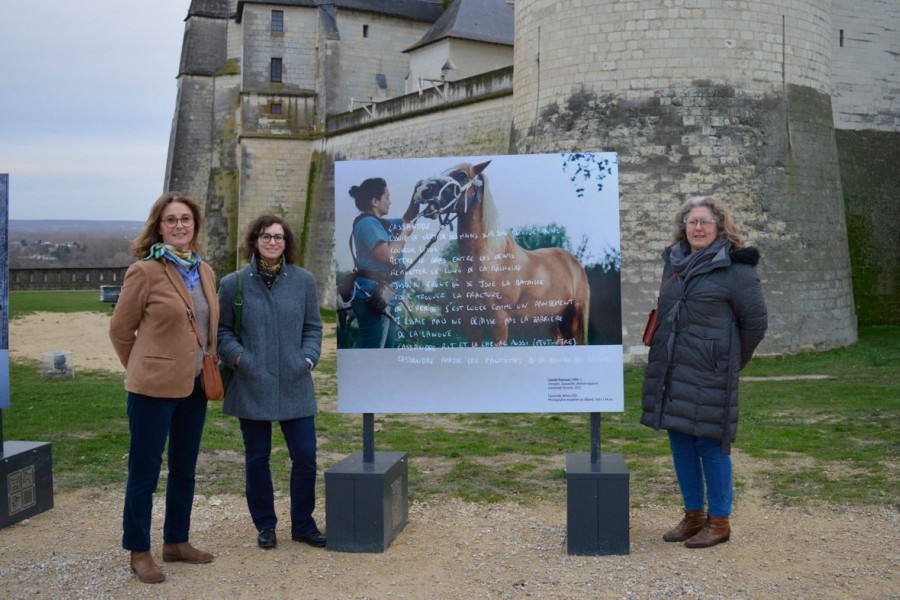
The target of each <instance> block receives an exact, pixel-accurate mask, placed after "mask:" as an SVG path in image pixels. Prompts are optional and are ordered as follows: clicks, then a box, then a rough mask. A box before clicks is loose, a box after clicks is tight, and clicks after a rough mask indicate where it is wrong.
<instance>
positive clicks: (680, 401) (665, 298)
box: [641, 246, 768, 453]
mask: <svg viewBox="0 0 900 600" xmlns="http://www.w3.org/2000/svg"><path fill="white" fill-rule="evenodd" d="M669 252H670V250H669V249H666V251H665V252H663V260H664V261H665V268H664V269H663V277H662V281H663V282H664V283H663V285H662V286H661V289H660V296H659V311H660V312H659V315H660V318H659V328H658V329H657V331H656V335H654V337H653V342H652V344H651V346H650V354H649V357H648V363H647V370H646V372H645V375H644V385H643V395H642V407H643V413H642V414H641V423H643V424H644V425H647V426H649V427H653V428H655V429H672V430H675V431H680V432H682V433H687V434H690V435H696V436H699V437H707V438H713V439H717V440H721V441H722V442H723V447H724V450H725V452H726V453H728V452H730V449H731V442H733V441H734V440H735V437H736V436H737V424H738V415H739V410H738V373H739V371H740V370H741V369H742V368H743V367H744V365H746V364H747V363H748V362H749V361H750V358H751V357H752V356H753V352H754V350H756V347H757V346H758V345H759V343H760V342H761V341H762V339H763V336H764V335H765V333H766V327H767V325H768V318H767V313H766V303H765V299H764V298H763V293H762V288H761V287H760V284H759V278H758V277H757V275H756V268H755V267H756V265H757V263H758V262H759V251H758V250H757V249H756V248H743V249H741V250H730V249H729V247H728V246H725V247H723V248H722V250H721V251H720V252H719V253H718V254H717V255H716V256H715V257H714V258H713V259H712V261H711V262H709V263H707V264H705V265H703V266H702V267H700V268H699V269H697V270H696V271H695V272H694V273H692V274H691V275H690V276H689V277H688V279H687V280H684V279H682V277H681V276H676V277H672V274H673V270H672V265H671V264H670V261H669ZM679 303H680V305H679ZM676 305H679V306H677V309H676ZM673 309H675V310H673Z"/></svg>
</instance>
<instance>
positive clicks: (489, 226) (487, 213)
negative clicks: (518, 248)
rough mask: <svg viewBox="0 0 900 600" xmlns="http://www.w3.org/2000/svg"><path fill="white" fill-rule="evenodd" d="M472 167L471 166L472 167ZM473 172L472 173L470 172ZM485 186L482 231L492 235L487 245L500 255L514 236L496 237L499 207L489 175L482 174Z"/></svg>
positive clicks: (482, 187)
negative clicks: (495, 200)
mask: <svg viewBox="0 0 900 600" xmlns="http://www.w3.org/2000/svg"><path fill="white" fill-rule="evenodd" d="M470 166H471V165H470ZM470 172H471V171H470ZM481 180H482V182H483V185H482V186H481V231H483V232H484V233H490V234H493V235H490V237H488V238H486V240H485V241H486V243H487V245H488V247H489V248H490V250H491V252H492V253H493V254H499V253H501V252H504V251H505V249H506V242H507V240H508V239H511V238H512V234H511V233H508V232H507V234H506V235H503V236H501V235H496V234H497V233H498V232H497V227H498V223H499V219H498V218H497V206H496V205H495V204H494V196H493V194H491V188H490V185H488V178H487V175H485V174H484V173H482V174H481Z"/></svg>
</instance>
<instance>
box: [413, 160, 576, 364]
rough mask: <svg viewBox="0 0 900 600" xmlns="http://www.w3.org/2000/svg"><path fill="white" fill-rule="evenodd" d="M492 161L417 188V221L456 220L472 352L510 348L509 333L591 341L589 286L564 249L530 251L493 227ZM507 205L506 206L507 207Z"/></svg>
mask: <svg viewBox="0 0 900 600" xmlns="http://www.w3.org/2000/svg"><path fill="white" fill-rule="evenodd" d="M490 164H491V161H490V160H487V161H484V162H480V163H477V164H471V163H460V164H457V165H455V166H453V167H451V168H449V169H446V170H445V171H443V172H442V173H440V174H437V175H431V176H427V177H425V178H423V179H421V180H419V181H418V183H417V185H416V186H415V190H414V195H413V197H414V199H415V200H417V201H418V202H419V203H420V204H421V205H422V208H421V215H422V216H423V217H426V218H430V219H435V220H440V221H441V222H442V223H452V220H454V219H455V221H456V227H455V229H456V241H457V245H458V249H459V259H458V262H457V264H456V281H457V283H458V288H457V289H459V290H460V291H461V293H460V294H459V295H460V299H459V305H458V306H459V310H460V313H461V314H462V316H463V326H464V329H465V334H466V337H467V339H468V342H469V345H470V346H482V345H486V343H485V340H486V339H489V340H490V342H491V344H492V345H494V346H506V345H507V344H508V343H509V342H510V328H511V327H512V328H516V327H526V328H528V329H529V330H530V331H541V332H542V335H541V336H540V338H541V339H545V340H549V341H550V342H551V343H554V344H556V345H584V344H586V343H587V340H588V321H589V315H588V312H589V308H590V293H591V292H590V286H589V284H588V277H587V274H586V272H585V269H584V267H583V266H582V264H581V263H580V262H579V260H578V259H577V258H576V257H575V256H574V255H573V254H572V253H571V252H569V251H568V250H565V249H563V248H556V247H553V248H539V249H534V250H527V249H525V248H523V247H522V246H521V245H519V244H518V243H517V242H516V239H515V237H514V236H513V234H512V232H510V231H505V230H502V229H501V228H500V227H499V226H498V214H497V205H496V203H495V202H494V198H493V194H492V190H491V188H490V184H489V182H488V177H487V175H486V174H485V171H486V170H487V169H488V167H489V165H490ZM504 206H505V207H506V206H510V203H509V202H507V203H505V204H504Z"/></svg>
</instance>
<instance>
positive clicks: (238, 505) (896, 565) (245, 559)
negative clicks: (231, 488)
mask: <svg viewBox="0 0 900 600" xmlns="http://www.w3.org/2000/svg"><path fill="white" fill-rule="evenodd" d="M121 500H122V498H121V490H102V491H80V492H75V493H67V494H62V495H59V496H57V498H56V506H55V507H54V508H53V509H52V510H49V511H47V512H45V513H42V514H40V515H37V516H35V517H33V518H32V519H30V520H28V521H26V522H22V523H20V524H17V525H14V526H12V527H8V528H6V529H4V530H0V548H2V549H0V597H2V598H6V599H20V598H21V599H23V600H24V599H29V600H31V599H34V598H191V599H199V598H254V599H255V598H260V597H268V596H272V595H277V596H275V597H286V598H299V597H303V598H321V599H323V600H324V599H334V598H359V599H363V598H371V599H382V598H422V599H425V598H428V599H432V598H572V599H575V598H589V597H590V598H672V597H678V598H702V599H711V598H728V599H740V598H809V599H823V598H833V599H841V600H844V599H846V598H873V599H875V598H878V599H890V598H900V574H898V573H900V516H898V514H897V513H896V512H895V511H891V510H887V509H877V510H870V509H862V508H849V509H827V508H821V509H816V510H804V509H796V508H781V509H773V508H768V507H764V506H762V505H761V504H760V503H759V502H757V501H756V500H755V499H753V498H745V499H744V501H742V502H740V503H739V506H738V508H737V510H736V514H735V516H734V519H733V522H734V534H733V539H732V541H730V542H728V543H726V544H721V545H719V546H716V547H714V548H709V549H705V550H690V549H687V548H685V547H684V546H683V545H681V544H669V543H665V542H663V541H662V539H661V536H662V533H663V531H665V529H666V528H668V527H669V526H671V525H673V524H674V523H675V521H677V519H678V514H677V509H676V508H674V507H655V506H652V507H644V508H639V509H632V511H631V516H630V519H631V552H630V554H628V555H624V556H605V557H578V556H569V555H567V553H566V543H565V533H566V523H565V519H566V517H565V514H566V511H565V506H559V505H547V504H542V505H539V506H533V507H521V506H517V505H511V504H499V505H496V504H494V505H488V504H466V503H463V502H459V501H455V500H450V501H441V502H435V503H427V504H413V505H411V506H410V514H409V524H408V525H407V526H406V528H405V529H404V530H403V532H401V533H400V535H399V536H398V537H397V539H395V540H394V542H393V543H392V544H391V546H390V547H389V548H388V549H387V550H386V551H385V552H383V553H371V554H368V553H365V554H356V553H343V552H333V551H328V550H321V549H314V548H311V547H309V546H306V545H301V544H297V543H295V542H291V541H289V538H288V532H287V531H286V530H284V529H282V530H280V531H279V533H280V534H281V536H282V538H281V540H280V545H279V546H278V547H277V548H276V549H274V550H271V551H264V550H260V549H259V548H257V547H256V543H255V531H254V529H253V526H252V525H251V524H250V522H249V518H248V517H247V514H246V506H245V504H244V501H243V498H241V497H237V496H222V497H210V498H203V497H198V498H197V502H196V506H195V510H194V525H193V528H192V541H193V542H194V543H195V544H197V545H198V546H200V547H202V548H204V549H208V550H210V551H212V552H214V553H215V554H216V555H217V558H216V561H215V562H214V563H212V564H210V565H199V566H197V565H185V564H172V563H161V564H163V569H164V570H165V571H166V573H167V574H168V580H167V581H166V582H164V583H162V584H158V585H147V584H142V583H140V582H138V581H137V580H136V579H135V578H134V576H133V575H132V574H131V573H130V571H129V569H128V558H127V553H126V552H125V551H124V550H121V549H120V546H119V542H120V535H121V533H120V531H121V527H120V523H121V516H120V514H121ZM278 506H279V511H280V512H281V513H282V515H283V516H284V513H285V511H286V505H285V502H284V499H283V498H279V499H278ZM161 508H162V506H161V504H160V502H159V501H158V502H157V504H156V505H155V508H154V511H155V512H154V524H155V525H154V536H155V537H154V541H155V544H156V546H155V547H154V553H155V555H156V557H157V560H158V561H159V560H160V556H159V552H160V550H159V544H160V540H159V539H158V537H159V535H160V531H159V530H160V529H161V525H160V523H161V519H162V514H161ZM322 512H323V507H322V506H320V507H319V508H318V509H317V514H322ZM282 522H286V519H284V518H283V520H282Z"/></svg>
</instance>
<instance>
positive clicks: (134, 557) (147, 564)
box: [131, 551, 166, 583]
mask: <svg viewBox="0 0 900 600" xmlns="http://www.w3.org/2000/svg"><path fill="white" fill-rule="evenodd" d="M131 570H132V571H133V572H134V574H135V575H137V578H138V579H139V580H140V581H142V582H143V583H160V582H161V581H165V580H166V574H165V573H163V572H162V569H160V568H159V567H158V566H157V564H156V561H155V560H153V555H152V554H150V552H149V551H147V552H132V553H131Z"/></svg>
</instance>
